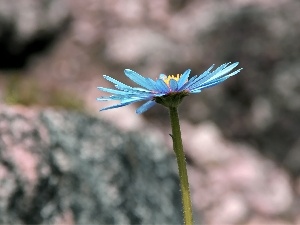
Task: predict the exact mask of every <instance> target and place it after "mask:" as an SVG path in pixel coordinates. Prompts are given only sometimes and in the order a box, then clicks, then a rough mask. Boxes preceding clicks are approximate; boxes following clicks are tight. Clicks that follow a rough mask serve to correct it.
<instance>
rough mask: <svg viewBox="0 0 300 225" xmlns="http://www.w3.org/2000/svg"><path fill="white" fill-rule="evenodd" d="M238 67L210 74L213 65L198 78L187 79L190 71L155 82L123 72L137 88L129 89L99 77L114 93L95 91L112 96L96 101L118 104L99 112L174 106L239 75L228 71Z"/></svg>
mask: <svg viewBox="0 0 300 225" xmlns="http://www.w3.org/2000/svg"><path fill="white" fill-rule="evenodd" d="M238 64H239V63H238V62H236V63H224V64H222V65H221V66H219V67H218V68H217V69H215V70H213V71H211V70H212V68H213V67H214V65H212V66H211V67H209V68H208V69H207V70H206V71H205V72H204V73H202V74H201V75H195V76H193V77H191V78H190V79H188V78H189V75H190V72H191V70H190V69H188V70H186V71H185V72H184V73H183V74H182V75H179V74H177V75H175V76H174V75H169V76H166V75H164V74H161V75H160V76H159V78H158V79H156V80H152V79H151V78H148V77H143V76H141V75H140V74H138V73H136V72H134V71H132V70H130V69H125V71H124V73H125V75H126V76H127V77H128V78H129V79H131V80H132V81H134V82H135V83H137V84H138V85H140V87H130V86H128V85H126V84H123V83H121V82H120V81H117V80H115V79H114V78H112V77H109V76H106V75H104V76H103V77H104V78H105V79H106V80H108V81H110V82H111V83H113V84H114V85H115V87H116V89H111V88H105V87H98V89H99V90H101V91H104V92H107V93H110V94H112V95H111V96H107V97H100V98H97V100H98V101H111V100H117V101H120V103H119V104H116V105H112V106H109V107H106V108H103V109H101V110H100V111H103V110H107V109H113V108H119V107H123V106H126V105H129V104H131V103H134V102H139V101H147V102H146V103H144V104H143V105H142V106H140V107H139V108H138V109H137V110H136V113H138V114H141V113H143V112H145V111H147V110H148V109H150V108H151V107H152V106H154V105H155V104H156V103H159V104H162V105H165V106H167V107H172V106H178V104H179V103H180V102H181V100H182V99H183V97H185V96H187V95H189V94H195V93H199V92H201V91H202V90H203V89H205V88H209V87H212V86H215V85H217V84H219V83H221V82H223V81H224V80H226V79H227V78H229V77H231V76H233V75H235V74H237V73H239V72H240V71H241V69H237V70H234V71H232V70H233V69H234V68H235V67H236V66H237V65H238Z"/></svg>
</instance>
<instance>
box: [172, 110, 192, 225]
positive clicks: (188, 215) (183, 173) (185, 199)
mask: <svg viewBox="0 0 300 225" xmlns="http://www.w3.org/2000/svg"><path fill="white" fill-rule="evenodd" d="M169 111H170V119H171V126H172V139H173V148H174V151H175V155H176V158H177V164H178V170H179V180H180V189H181V198H182V205H183V218H184V224H185V225H192V224H193V212H192V203H191V197H190V189H189V181H188V175H187V170H186V162H185V155H184V152H183V146H182V139H181V132H180V124H179V117H178V112H177V107H169Z"/></svg>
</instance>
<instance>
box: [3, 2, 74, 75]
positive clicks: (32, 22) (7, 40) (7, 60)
mask: <svg viewBox="0 0 300 225" xmlns="http://www.w3.org/2000/svg"><path fill="white" fill-rule="evenodd" d="M0 18H1V19H0V49H1V51H0V68H5V69H12V68H19V67H24V66H26V63H27V61H28V60H29V58H30V56H31V55H32V54H34V53H37V52H40V51H42V50H44V49H45V48H47V47H48V46H49V45H50V44H51V43H52V42H53V40H55V39H56V38H57V37H58V36H59V35H60V33H61V32H62V31H63V30H64V29H66V27H67V26H66V25H67V24H68V21H69V20H70V10H69V8H68V7H67V4H66V1H65V0H42V1H35V0H18V1H11V0H0Z"/></svg>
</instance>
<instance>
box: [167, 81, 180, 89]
mask: <svg viewBox="0 0 300 225" xmlns="http://www.w3.org/2000/svg"><path fill="white" fill-rule="evenodd" d="M169 85H170V89H171V91H177V88H178V85H177V81H176V80H174V79H171V80H170V82H169Z"/></svg>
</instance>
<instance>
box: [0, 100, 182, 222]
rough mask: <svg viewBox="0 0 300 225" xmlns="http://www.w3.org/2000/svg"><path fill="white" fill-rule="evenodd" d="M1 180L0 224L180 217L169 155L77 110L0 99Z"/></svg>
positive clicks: (148, 141)
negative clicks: (34, 106) (14, 105)
mask: <svg viewBox="0 0 300 225" xmlns="http://www.w3.org/2000/svg"><path fill="white" fill-rule="evenodd" d="M174 171H175V172H174ZM0 185H1V191H0V199H1V201H0V202H1V204H0V224H179V223H181V221H182V220H181V212H180V205H181V203H180V193H179V188H178V179H177V173H176V165H175V161H174V157H173V156H171V155H170V154H169V153H168V152H167V151H166V150H165V148H163V147H161V146H159V145H158V144H156V143H155V140H154V139H153V138H152V139H151V136H150V135H149V136H148V137H146V136H142V135H138V134H136V133H130V134H123V133H120V132H118V131H117V130H116V129H114V128H113V127H111V126H110V125H108V124H106V123H103V122H102V121H101V120H99V119H96V118H92V117H89V116H87V115H83V114H80V113H72V112H59V111H53V110H43V111H41V112H39V111H35V110H29V109H26V108H10V107H6V106H3V105H1V111H0Z"/></svg>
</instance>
